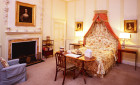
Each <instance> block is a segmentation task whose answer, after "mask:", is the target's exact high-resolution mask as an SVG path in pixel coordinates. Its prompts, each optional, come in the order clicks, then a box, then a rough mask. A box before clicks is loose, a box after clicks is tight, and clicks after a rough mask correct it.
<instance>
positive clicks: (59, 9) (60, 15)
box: [43, 0, 66, 39]
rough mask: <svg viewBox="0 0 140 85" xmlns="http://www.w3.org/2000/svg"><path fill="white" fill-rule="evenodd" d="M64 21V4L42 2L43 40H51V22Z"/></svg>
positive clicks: (60, 0)
mask: <svg viewBox="0 0 140 85" xmlns="http://www.w3.org/2000/svg"><path fill="white" fill-rule="evenodd" d="M54 20H60V21H62V20H64V21H65V20H66V2H64V1H63V0H44V2H43V39H46V36H51V38H53V26H52V25H53V21H54Z"/></svg>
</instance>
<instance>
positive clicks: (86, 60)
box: [64, 53, 96, 84]
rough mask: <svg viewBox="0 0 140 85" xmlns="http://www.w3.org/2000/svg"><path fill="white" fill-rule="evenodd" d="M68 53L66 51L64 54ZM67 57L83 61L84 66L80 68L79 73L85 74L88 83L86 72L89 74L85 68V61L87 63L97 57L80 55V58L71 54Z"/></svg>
mask: <svg viewBox="0 0 140 85" xmlns="http://www.w3.org/2000/svg"><path fill="white" fill-rule="evenodd" d="M66 54H67V53H64V55H66ZM66 57H70V58H74V59H78V60H80V61H82V68H81V69H80V72H79V74H81V73H82V74H83V79H84V82H85V84H86V78H85V74H87V72H86V69H85V68H84V63H85V62H90V61H95V60H96V58H95V57H92V58H87V57H85V56H80V57H78V58H75V57H71V56H66ZM79 74H78V75H79Z"/></svg>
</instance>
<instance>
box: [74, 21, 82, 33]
mask: <svg viewBox="0 0 140 85" xmlns="http://www.w3.org/2000/svg"><path fill="white" fill-rule="evenodd" d="M75 31H83V22H76V26H75Z"/></svg>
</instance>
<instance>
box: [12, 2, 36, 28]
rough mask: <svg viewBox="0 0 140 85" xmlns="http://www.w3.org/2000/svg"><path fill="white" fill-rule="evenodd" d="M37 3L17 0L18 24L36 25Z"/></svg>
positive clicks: (16, 21) (16, 22) (16, 23)
mask: <svg viewBox="0 0 140 85" xmlns="http://www.w3.org/2000/svg"><path fill="white" fill-rule="evenodd" d="M35 7H36V6H35V5H32V4H28V3H23V2H19V1H16V16H15V18H16V20H15V25H16V26H35Z"/></svg>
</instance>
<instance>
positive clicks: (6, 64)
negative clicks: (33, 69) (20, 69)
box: [0, 57, 9, 68]
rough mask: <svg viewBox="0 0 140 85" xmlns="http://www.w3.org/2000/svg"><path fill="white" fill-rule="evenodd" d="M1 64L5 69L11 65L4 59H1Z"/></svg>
mask: <svg viewBox="0 0 140 85" xmlns="http://www.w3.org/2000/svg"><path fill="white" fill-rule="evenodd" d="M0 62H1V64H2V65H3V67H4V68H5V67H9V64H8V63H7V62H6V60H5V59H3V58H2V57H0Z"/></svg>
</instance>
